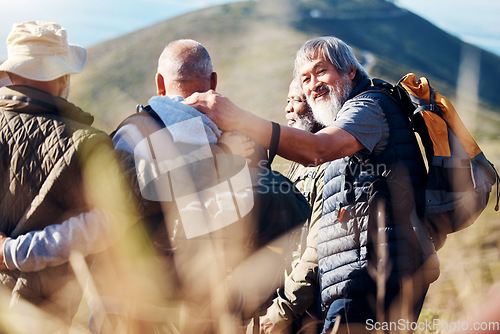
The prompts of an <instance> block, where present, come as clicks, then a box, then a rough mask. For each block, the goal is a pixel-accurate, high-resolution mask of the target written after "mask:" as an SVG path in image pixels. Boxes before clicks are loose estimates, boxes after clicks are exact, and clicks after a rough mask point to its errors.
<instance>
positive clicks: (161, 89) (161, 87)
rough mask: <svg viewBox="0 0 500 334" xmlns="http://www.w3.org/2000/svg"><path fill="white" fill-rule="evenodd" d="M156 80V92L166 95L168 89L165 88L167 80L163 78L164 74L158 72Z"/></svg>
mask: <svg viewBox="0 0 500 334" xmlns="http://www.w3.org/2000/svg"><path fill="white" fill-rule="evenodd" d="M155 81H156V94H158V95H160V96H165V95H166V93H167V90H166V89H165V80H164V79H163V75H161V74H160V73H156V76H155Z"/></svg>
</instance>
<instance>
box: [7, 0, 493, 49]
mask: <svg viewBox="0 0 500 334" xmlns="http://www.w3.org/2000/svg"><path fill="white" fill-rule="evenodd" d="M3 1H4V3H3V5H2V10H1V11H0V59H5V58H6V56H7V51H6V47H5V40H6V38H7V35H8V33H9V31H10V29H11V27H12V24H13V23H17V22H22V21H26V20H34V19H40V20H48V21H55V22H57V23H59V24H61V25H62V26H64V27H65V28H66V29H67V30H68V36H69V40H70V42H71V43H74V44H79V45H82V46H85V47H88V46H92V45H94V44H97V43H99V42H103V41H106V40H108V39H111V38H114V37H118V36H120V35H123V34H126V33H128V32H132V31H135V30H137V29H140V28H143V27H147V26H149V25H152V24H154V23H157V22H160V21H163V20H165V19H168V18H170V17H173V16H177V15H180V14H183V13H187V12H189V11H192V10H196V9H200V8H204V7H208V6H212V5H216V4H221V3H228V2H233V1H231V0H182V1H179V0H43V1H41V0H3ZM263 1H272V0H263ZM396 3H397V4H398V5H400V6H401V7H405V8H408V9H409V10H411V11H413V12H415V13H416V14H418V15H420V16H423V17H425V18H427V19H428V20H429V21H431V22H433V23H434V24H436V25H438V26H439V27H440V28H442V29H445V30H447V31H448V32H450V33H452V34H454V35H456V36H459V37H461V38H462V39H464V40H466V41H468V42H471V43H475V44H479V45H481V46H483V47H485V48H488V49H489V50H490V51H493V52H496V53H497V54H499V55H500V24H499V23H498V17H499V16H500V1H498V0H493V1H492V0H474V1H470V0H396Z"/></svg>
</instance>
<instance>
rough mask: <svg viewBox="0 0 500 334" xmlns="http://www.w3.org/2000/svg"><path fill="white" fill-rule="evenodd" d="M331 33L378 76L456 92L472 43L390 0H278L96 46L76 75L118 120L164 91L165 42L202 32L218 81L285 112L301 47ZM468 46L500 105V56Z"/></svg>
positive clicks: (105, 118)
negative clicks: (410, 75) (499, 85)
mask: <svg viewBox="0 0 500 334" xmlns="http://www.w3.org/2000/svg"><path fill="white" fill-rule="evenodd" d="M321 35H334V36H337V37H339V38H342V39H343V40H344V41H346V42H347V43H348V44H350V45H351V46H352V47H353V48H354V49H355V52H356V53H357V55H358V56H359V58H360V59H361V60H362V61H364V62H366V66H367V68H368V70H369V73H370V74H371V75H372V76H376V77H380V78H383V79H386V80H389V81H396V80H397V79H398V78H399V77H401V76H402V75H403V74H405V73H407V72H415V73H416V74H417V75H425V76H428V77H429V78H430V80H431V83H432V84H433V86H434V87H435V88H436V89H438V90H439V91H441V92H443V93H445V94H446V95H447V96H450V97H451V98H452V99H453V98H454V96H455V88H456V87H455V86H456V82H457V75H458V72H459V66H460V59H461V53H462V52H461V51H462V50H463V49H464V48H465V46H467V45H466V44H464V43H463V42H461V41H460V40H458V39H457V38H455V37H453V36H451V35H449V34H447V33H445V32H443V31H442V30H440V29H438V28H436V27H435V26H433V25H432V24H430V23H429V22H427V21H425V20H423V19H422V18H420V17H418V16H416V15H414V14H412V13H409V12H407V11H405V10H403V9H400V8H398V7H396V6H395V5H393V4H392V3H390V2H387V1H385V0H370V1H369V0H329V1H326V0H274V1H248V2H238V3H232V4H227V5H222V6H218V7H213V8H208V9H204V10H201V11H197V12H193V13H190V14H187V15H183V16H180V17H176V18H173V19H170V20H167V21H164V22H162V23H159V24H156V25H153V26H151V27H149V28H146V29H143V30H140V31H137V32H135V33H132V34H129V35H125V36H122V37H120V38H117V39H114V40H111V41H108V42H105V43H102V44H99V45H96V46H94V47H91V48H89V60H88V65H87V68H86V69H85V70H84V72H83V73H82V74H79V75H77V76H75V77H74V79H73V85H72V100H73V101H75V103H77V104H78V105H81V106H82V107H83V108H84V109H85V110H88V111H89V112H91V113H93V114H94V115H96V118H97V119H98V123H99V124H98V125H100V126H102V127H104V128H105V129H108V130H111V129H113V128H114V127H115V126H116V125H117V124H118V123H119V122H120V121H121V120H122V119H123V118H124V117H125V116H127V115H129V114H130V113H132V112H134V110H135V106H136V104H138V103H142V104H146V103H147V100H148V98H149V97H150V96H151V95H153V94H155V86H154V74H155V72H156V61H157V58H158V56H159V54H160V53H161V51H162V49H163V47H164V46H165V45H166V44H167V43H169V42H170V41H172V40H175V39H179V38H192V39H195V40H197V41H199V42H201V43H202V44H203V45H205V47H206V48H207V49H208V51H209V52H210V53H211V55H212V58H213V62H214V66H215V69H216V71H217V72H218V73H219V87H218V91H220V92H221V93H222V94H224V95H227V96H229V97H230V98H231V99H232V100H233V101H234V102H235V103H236V104H238V105H240V106H241V107H243V108H246V109H249V110H252V111H254V112H256V113H258V114H260V115H263V116H265V117H267V118H271V119H273V120H277V121H282V120H283V110H284V107H285V99H286V93H287V89H288V84H289V82H290V80H291V78H292V70H293V61H294V57H295V52H296V51H297V50H298V49H299V48H300V46H301V45H302V44H303V43H304V42H305V41H306V40H307V39H309V38H311V37H316V36H321ZM467 47H468V48H469V49H472V50H476V52H477V53H478V54H480V57H481V58H480V59H481V70H480V80H479V86H480V89H479V91H480V99H481V102H482V103H483V106H485V107H486V108H488V109H495V108H496V107H492V106H498V105H500V95H499V94H496V92H495V88H496V86H495V84H494V82H495V81H494V79H495V78H496V77H498V76H499V75H500V57H497V56H495V55H492V54H490V53H487V52H484V51H480V50H479V49H477V48H475V47H472V46H467Z"/></svg>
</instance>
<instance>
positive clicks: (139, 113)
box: [109, 104, 165, 138]
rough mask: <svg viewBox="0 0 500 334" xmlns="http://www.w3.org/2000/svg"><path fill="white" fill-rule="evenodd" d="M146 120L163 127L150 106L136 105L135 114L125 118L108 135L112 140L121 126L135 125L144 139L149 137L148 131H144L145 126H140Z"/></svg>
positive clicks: (163, 124)
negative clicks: (149, 119) (150, 119)
mask: <svg viewBox="0 0 500 334" xmlns="http://www.w3.org/2000/svg"><path fill="white" fill-rule="evenodd" d="M147 118H153V119H154V120H155V121H156V122H157V123H158V124H159V125H160V126H161V127H165V123H163V121H162V120H161V118H160V116H158V114H157V113H156V111H154V110H153V108H151V106H149V105H147V106H145V107H144V106H143V105H142V104H138V105H137V109H136V112H135V113H134V114H132V115H129V116H128V117H127V118H125V119H124V120H123V121H122V122H121V123H120V124H119V125H118V126H117V127H116V129H115V130H114V131H113V132H111V133H110V135H109V136H110V137H111V138H113V137H114V136H115V135H116V132H117V131H118V130H120V128H122V127H123V126H125V125H127V124H135V125H137V128H138V129H139V131H140V132H141V133H142V134H143V135H144V137H146V136H148V135H150V134H151V133H150V131H149V130H148V129H146V127H145V126H142V124H140V123H143V122H144V121H145V119H147Z"/></svg>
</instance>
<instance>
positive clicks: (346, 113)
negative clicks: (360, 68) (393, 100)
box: [332, 97, 389, 152]
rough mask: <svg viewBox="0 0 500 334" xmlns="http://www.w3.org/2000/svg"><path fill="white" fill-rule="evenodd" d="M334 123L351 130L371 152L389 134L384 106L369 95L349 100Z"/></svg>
mask: <svg viewBox="0 0 500 334" xmlns="http://www.w3.org/2000/svg"><path fill="white" fill-rule="evenodd" d="M332 125H334V126H337V127H339V128H341V129H343V130H345V131H347V132H349V133H350V134H351V135H353V136H354V137H355V138H356V139H357V140H358V141H359V142H360V143H361V144H362V145H363V146H364V147H365V148H366V149H367V150H368V151H369V152H372V151H373V150H374V149H375V147H376V146H377V144H379V143H381V142H382V141H383V140H384V139H385V138H384V136H388V131H389V127H388V125H387V121H386V119H385V114H384V112H383V110H382V108H381V107H380V106H379V105H378V104H377V103H376V102H375V101H374V100H372V99H370V98H368V97H365V98H363V97H359V98H356V99H352V100H349V101H347V102H346V103H345V104H344V106H343V107H342V109H341V110H340V112H339V115H338V117H337V119H336V120H335V121H334V122H333V123H332Z"/></svg>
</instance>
